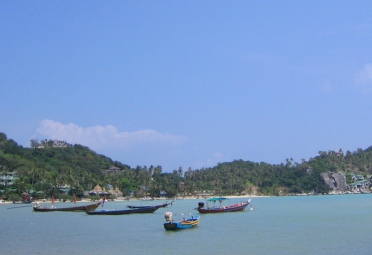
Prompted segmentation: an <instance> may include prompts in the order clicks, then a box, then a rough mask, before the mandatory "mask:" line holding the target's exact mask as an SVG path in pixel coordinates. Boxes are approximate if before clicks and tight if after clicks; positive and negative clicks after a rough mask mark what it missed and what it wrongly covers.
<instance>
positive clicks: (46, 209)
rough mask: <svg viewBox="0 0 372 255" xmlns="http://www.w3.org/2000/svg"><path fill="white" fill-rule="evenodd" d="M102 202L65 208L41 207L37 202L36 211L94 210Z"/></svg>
mask: <svg viewBox="0 0 372 255" xmlns="http://www.w3.org/2000/svg"><path fill="white" fill-rule="evenodd" d="M100 204H101V202H98V203H95V204H90V205H81V206H72V207H65V208H58V207H54V206H53V207H40V205H38V204H35V206H34V212H85V211H94V210H96V208H97V207H98V206H99V205H100Z"/></svg>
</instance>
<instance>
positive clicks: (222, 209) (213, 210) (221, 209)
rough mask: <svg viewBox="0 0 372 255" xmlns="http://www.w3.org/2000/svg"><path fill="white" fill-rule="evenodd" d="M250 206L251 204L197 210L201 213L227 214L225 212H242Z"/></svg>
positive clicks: (199, 208)
mask: <svg viewBox="0 0 372 255" xmlns="http://www.w3.org/2000/svg"><path fill="white" fill-rule="evenodd" d="M248 205H249V203H241V204H235V205H231V206H222V207H218V208H202V207H198V208H197V210H198V212H199V213H202V214H206V213H225V212H242V211H244V210H245V208H246V207H247V206H248Z"/></svg>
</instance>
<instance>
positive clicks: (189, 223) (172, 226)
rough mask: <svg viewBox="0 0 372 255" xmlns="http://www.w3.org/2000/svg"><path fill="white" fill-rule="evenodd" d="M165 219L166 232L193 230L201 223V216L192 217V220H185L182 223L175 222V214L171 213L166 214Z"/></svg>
mask: <svg viewBox="0 0 372 255" xmlns="http://www.w3.org/2000/svg"><path fill="white" fill-rule="evenodd" d="M164 218H165V220H166V221H167V222H165V223H164V228H165V230H178V229H187V228H193V227H196V226H197V225H198V224H199V223H200V215H191V216H190V218H187V219H186V218H183V219H182V220H180V221H173V214H172V213H171V212H166V213H165V215H164Z"/></svg>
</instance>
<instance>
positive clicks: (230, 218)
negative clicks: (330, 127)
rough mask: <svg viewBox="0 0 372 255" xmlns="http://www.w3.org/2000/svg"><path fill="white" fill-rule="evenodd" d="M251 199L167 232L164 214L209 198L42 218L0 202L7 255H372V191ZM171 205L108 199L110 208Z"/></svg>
mask: <svg viewBox="0 0 372 255" xmlns="http://www.w3.org/2000/svg"><path fill="white" fill-rule="evenodd" d="M251 199H252V200H251V204H252V208H249V207H247V208H246V210H245V211H244V212H233V213H220V214H202V215H201V222H200V224H199V225H198V226H197V227H196V228H193V229H184V230H178V231H166V230H165V229H164V227H163V223H164V222H165V219H164V214H165V212H172V213H173V218H174V219H177V218H182V217H186V216H189V215H190V213H192V214H195V213H196V211H195V210H194V208H196V207H197V205H198V202H205V201H204V200H203V199H178V200H175V201H174V202H173V203H172V206H168V207H167V208H160V209H158V210H157V211H155V212H154V213H152V214H131V215H87V214H85V213H84V212H48V213H40V212H33V211H32V207H31V205H22V204H0V254H17V255H26V254H27V255H30V254H33V255H45V254H53V255H54V254H113V255H116V254H120V255H123V254H165V255H167V254H177V255H191V254H193V255H195V254H203V255H209V254H210V255H212V254H213V255H216V254H278V255H279V254H286V255H288V254H296V255H297V254H319V255H321V254H335V255H336V254H337V255H342V254H345V255H346V254H347V255H350V254H353V255H358V254H363V255H365V254H372V240H371V232H372V229H371V226H372V194H354V195H351V194H348V195H320V196H287V197H252V198H251ZM246 200H247V198H246V197H245V198H232V199H230V204H234V203H239V202H241V201H246ZM169 201H170V200H169ZM164 202H165V201H164V200H155V201H106V202H105V204H104V208H103V209H125V208H126V206H127V205H155V204H160V203H164ZM228 204H229V203H227V204H226V205H228ZM48 205H49V206H50V204H48V203H42V205H41V206H48ZM72 205H73V203H57V204H56V206H57V207H67V206H72ZM101 209H102V208H101V207H99V208H98V209H97V210H101Z"/></svg>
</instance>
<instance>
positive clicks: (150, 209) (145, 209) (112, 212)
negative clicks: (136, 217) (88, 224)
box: [85, 206, 160, 215]
mask: <svg viewBox="0 0 372 255" xmlns="http://www.w3.org/2000/svg"><path fill="white" fill-rule="evenodd" d="M159 208H160V207H156V206H149V207H143V208H135V209H126V210H120V209H107V210H96V211H85V213H86V214H88V215H122V214H135V213H153V212H155V211H156V210H157V209H159Z"/></svg>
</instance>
